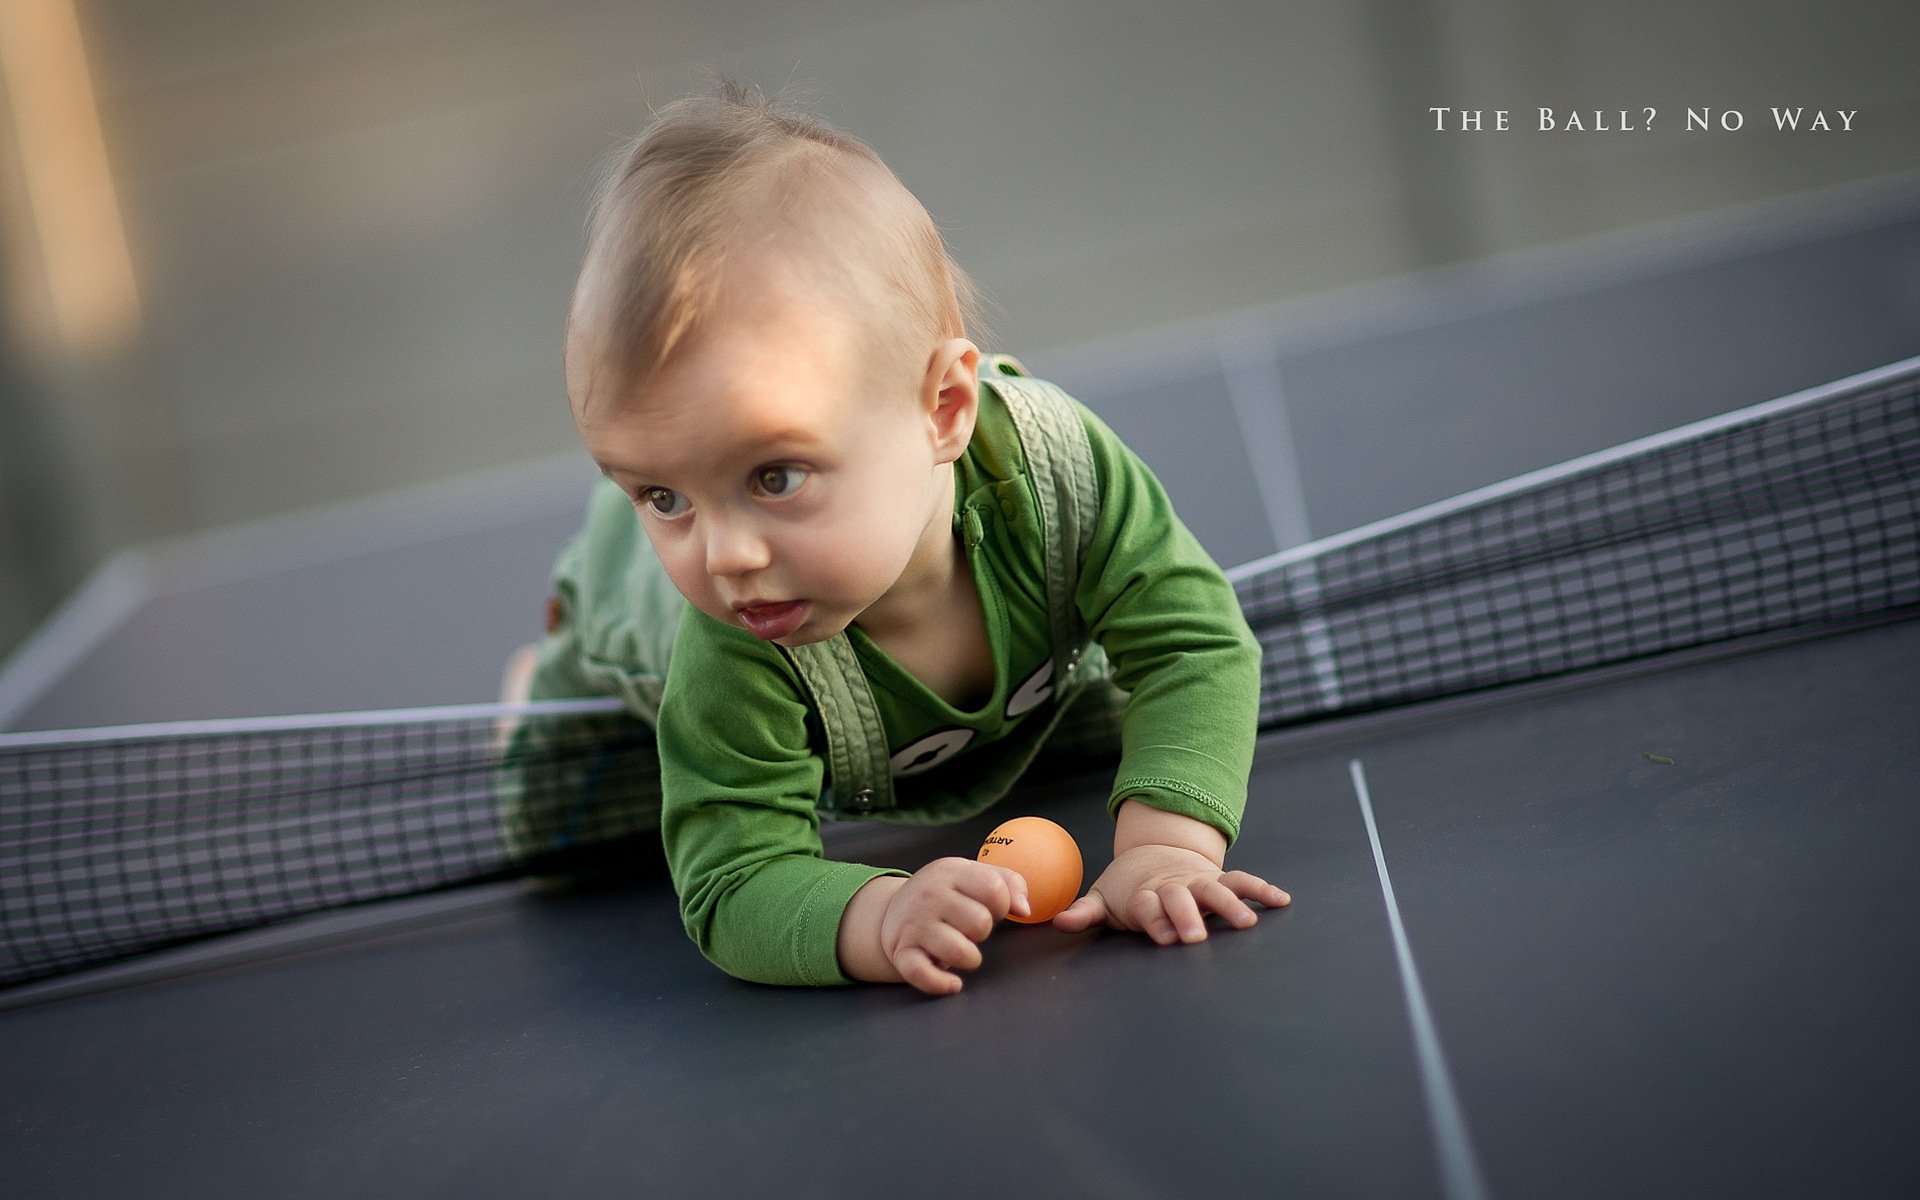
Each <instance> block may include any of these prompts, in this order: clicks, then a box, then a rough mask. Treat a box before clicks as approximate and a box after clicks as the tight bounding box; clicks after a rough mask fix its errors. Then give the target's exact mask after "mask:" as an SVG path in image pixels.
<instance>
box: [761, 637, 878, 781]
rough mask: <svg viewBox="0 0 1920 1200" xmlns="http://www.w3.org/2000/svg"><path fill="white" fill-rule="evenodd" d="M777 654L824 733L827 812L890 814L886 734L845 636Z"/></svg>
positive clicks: (863, 675)
mask: <svg viewBox="0 0 1920 1200" xmlns="http://www.w3.org/2000/svg"><path fill="white" fill-rule="evenodd" d="M780 649H781V651H782V652H784V653H785V654H786V656H787V659H788V661H790V662H792V663H793V666H794V669H795V670H796V671H798V672H799V673H800V679H801V681H802V682H804V683H805V684H806V685H807V691H808V692H810V693H812V695H813V705H814V708H816V709H817V710H819V713H820V724H821V726H822V727H823V728H824V729H825V730H826V734H827V770H828V772H829V773H830V774H831V776H832V778H833V785H832V786H833V793H834V796H833V805H832V807H833V808H835V809H840V810H844V811H847V812H852V813H856V814H864V813H870V812H875V811H880V810H885V809H891V808H892V807H893V766H892V762H891V758H892V756H891V754H890V753H889V752H888V749H887V730H886V727H885V726H884V725H882V724H881V722H880V709H879V708H878V707H877V706H876V705H875V704H874V702H873V689H872V688H871V687H869V686H868V685H867V673H866V672H865V671H862V670H861V669H860V660H859V658H858V657H857V656H856V655H855V654H854V652H853V642H852V641H850V640H849V639H848V638H847V634H846V631H845V630H842V631H840V632H839V633H836V634H834V635H833V636H832V637H830V638H828V639H827V640H826V641H824V642H809V643H808V644H806V645H804V646H782V647H780Z"/></svg>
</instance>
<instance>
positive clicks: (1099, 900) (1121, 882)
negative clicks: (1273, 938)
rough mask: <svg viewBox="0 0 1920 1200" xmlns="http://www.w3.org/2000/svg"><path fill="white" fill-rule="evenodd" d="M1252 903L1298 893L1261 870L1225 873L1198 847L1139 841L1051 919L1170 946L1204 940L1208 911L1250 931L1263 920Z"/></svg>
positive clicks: (1280, 902)
mask: <svg viewBox="0 0 1920 1200" xmlns="http://www.w3.org/2000/svg"><path fill="white" fill-rule="evenodd" d="M1248 900H1256V901H1258V902H1259V903H1261V904H1262V905H1264V906H1266V907H1267V908H1280V907H1283V906H1284V905H1287V904H1290V903H1292V900H1293V898H1292V897H1291V896H1289V895H1287V894H1286V893H1285V892H1283V891H1281V890H1280V889H1279V888H1277V887H1275V886H1273V885H1272V884H1270V883H1268V882H1267V881H1266V880H1264V879H1261V878H1260V877H1259V876H1257V875H1249V874H1248V873H1247V872H1245V871H1222V870H1221V869H1220V868H1219V867H1217V866H1215V865H1214V863H1213V860H1212V859H1209V858H1208V857H1207V856H1206V855H1204V854H1201V853H1199V852H1197V851H1194V850H1187V849H1183V848H1181V847H1178V846H1161V845H1145V846H1135V847H1133V848H1132V849H1130V850H1127V851H1125V852H1123V853H1121V854H1118V855H1116V856H1115V857H1114V860H1113V861H1112V862H1111V863H1109V864H1108V865H1107V869H1106V870H1104V871H1102V872H1101V873H1100V878H1098V879H1096V880H1094V881H1093V886H1092V887H1091V888H1088V889H1087V894H1086V895H1084V896H1082V897H1080V898H1079V899H1078V900H1075V901H1074V902H1073V903H1072V904H1070V905H1068V906H1067V907H1066V908H1065V909H1064V910H1062V911H1061V912H1060V914H1059V915H1058V916H1056V917H1054V918H1053V926H1054V928H1055V929H1059V930H1061V931H1063V932H1066V933H1079V932H1080V931H1081V930H1083V929H1087V928H1090V927H1091V926H1094V925H1097V924H1099V923H1101V922H1103V921H1104V922H1105V923H1107V924H1108V925H1111V926H1113V927H1114V928H1115V929H1132V930H1138V931H1140V932H1142V933H1145V934H1146V935H1147V936H1148V937H1150V938H1152V939H1153V940H1154V941H1156V942H1158V943H1160V944H1161V945H1162V946H1171V945H1173V944H1174V943H1175V942H1201V941H1205V940H1206V937H1207V922H1206V914H1208V913H1210V912H1212V913H1218V914H1220V915H1221V916H1222V917H1225V918H1226V919H1227V921H1228V922H1229V923H1230V924H1232V925H1233V926H1234V927H1235V928H1238V929H1246V928H1248V927H1249V926H1251V925H1252V924H1253V923H1254V922H1255V921H1257V920H1259V917H1258V916H1256V915H1255V913H1254V911H1253V909H1252V908H1250V907H1248V906H1247V903H1246V902H1247V901H1248Z"/></svg>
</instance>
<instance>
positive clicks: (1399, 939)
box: [1347, 758, 1487, 1200]
mask: <svg viewBox="0 0 1920 1200" xmlns="http://www.w3.org/2000/svg"><path fill="white" fill-rule="evenodd" d="M1347 774H1348V775H1349V776H1351V777H1352V779H1353V794H1354V795H1355V796H1356V797H1358V798H1359V800H1360V815H1361V816H1362V817H1364V818H1365V819H1366V822H1367V841H1368V842H1370V843H1372V845H1373V866H1374V869H1375V870H1377V871H1378V872H1379V873H1380V892H1381V894H1382V895H1383V896H1385V897H1386V901H1387V924H1388V925H1389V926H1391V927H1392V930H1393V953H1394V957H1395V958H1396V959H1398V960H1399V963H1400V985H1401V988H1402V990H1404V991H1405V992H1406V994H1407V1019H1408V1021H1409V1022H1410V1023H1411V1024H1412V1026H1413V1047H1414V1052H1415V1054H1416V1056H1417V1057H1418V1060H1419V1063H1420V1085H1421V1090H1422V1091H1424V1092H1425V1093H1426V1101H1427V1119H1428V1122H1429V1123H1430V1124H1431V1126H1432V1128H1433V1148H1434V1153H1435V1154H1436V1155H1437V1156H1438V1158H1439V1160H1440V1182H1441V1186H1442V1187H1443V1188H1444V1189H1445V1191H1446V1195H1447V1200H1487V1185H1486V1183H1485V1181H1484V1180H1483V1179H1482V1178H1481V1175H1480V1163H1479V1160H1477V1159H1476V1158H1475V1157H1474V1153H1473V1143H1472V1141H1471V1140H1470V1139H1469V1138H1468V1137H1467V1121H1466V1118H1465V1116H1463V1115H1462V1114H1461V1112H1460V1098H1459V1097H1458V1096H1457V1095H1455V1094H1454V1090H1453V1076H1452V1074H1451V1073H1450V1072H1449V1071H1448V1070H1447V1059H1446V1056H1445V1055H1444V1054H1442V1053H1441V1052H1440V1037H1439V1035H1438V1034H1437V1033H1435V1032H1434V1029H1433V1014H1432V1013H1431V1012H1429V1011H1428V1010H1427V993H1426V991H1425V989H1423V988H1422V987H1421V986H1420V972H1419V971H1417V970H1415V969H1414V965H1413V949H1412V947H1410V946H1409V945H1408V944H1407V930H1406V926H1405V925H1403V924H1402V923H1401V921H1400V904H1399V902H1398V901H1396V900H1395V899H1394V898H1393V878H1392V877H1391V876H1389V875H1388V874H1387V856H1386V855H1385V854H1384V853H1383V852H1382V851H1381V849H1380V827H1379V826H1378V825H1376V824H1374V820H1373V799H1372V797H1371V796H1370V795H1369V794H1368V793H1367V775H1366V771H1365V770H1364V769H1363V768H1362V767H1361V766H1360V760H1359V759H1357V758H1356V759H1351V760H1349V761H1348V763H1347Z"/></svg>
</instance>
